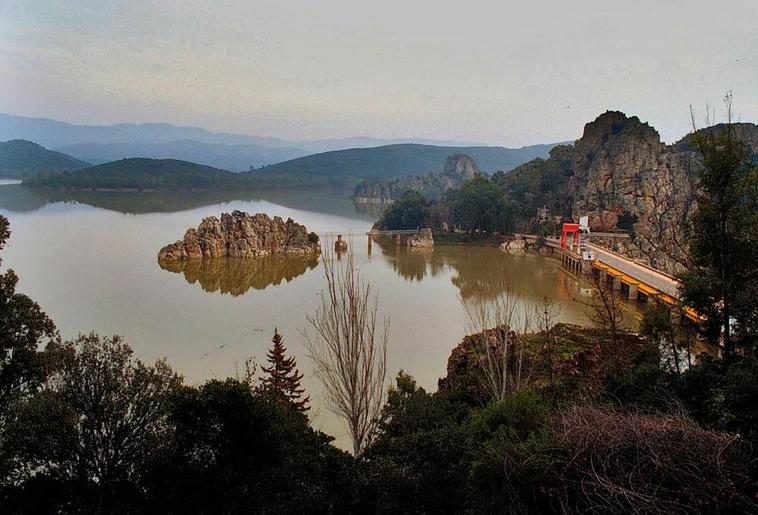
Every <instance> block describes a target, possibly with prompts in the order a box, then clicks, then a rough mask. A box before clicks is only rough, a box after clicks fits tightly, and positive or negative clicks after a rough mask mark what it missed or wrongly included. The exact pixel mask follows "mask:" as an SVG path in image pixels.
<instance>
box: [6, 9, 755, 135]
mask: <svg viewBox="0 0 758 515" xmlns="http://www.w3.org/2000/svg"><path fill="white" fill-rule="evenodd" d="M728 90H731V91H732V92H733V93H734V98H735V107H736V112H737V115H738V116H739V117H740V118H741V120H742V121H753V122H758V1H757V0H744V1H729V0H721V1H719V2H714V1H709V2H701V1H699V0H695V1H685V0H678V1H668V0H657V1H640V0H635V1H624V2H619V1H614V0H602V1H581V0H577V1H572V2H569V1H557V2H546V1H535V0H531V1H518V2H508V1H506V0H498V1H478V0H468V1H466V2H460V1H457V2H450V1H447V0H435V1H416V0H403V1H396V0H382V1H374V2H363V1H360V0H273V1H268V0H229V1H224V0H215V1H212V2H211V1H208V2H201V1H198V0H184V1H173V0H155V1H147V0H144V1H115V0H68V1H65V0H59V1H55V0H48V1H41V0H40V1H32V0H30V1H14V0H3V1H2V2H1V3H0V111H2V112H6V113H11V114H18V115H25V116H41V117H49V118H55V119H60V120H64V121H69V122H73V123H96V124H110V123H116V122H147V121H167V122H171V123H174V124H181V125H195V126H201V127H204V128H208V129H211V130H217V131H221V130H223V131H230V132H242V133H248V134H255V135H261V136H278V137H283V138H287V139H314V138H331V137H345V136H356V135H361V136H375V137H425V138H439V139H456V140H465V141H476V142H486V143H490V144H500V145H509V146H516V145H524V144H530V143H544V142H552V141H561V140H566V139H573V138H576V137H578V136H579V135H580V134H581V130H582V126H583V124H584V123H585V122H587V121H590V120H592V119H593V118H594V117H596V116H597V115H598V114H600V113H602V112H604V111H605V110H607V109H619V110H622V111H625V112H626V113H627V114H635V115H637V116H639V117H640V118H641V119H642V120H644V121H647V122H649V123H650V124H652V125H653V126H654V127H656V128H657V129H658V130H659V132H661V135H662V137H663V139H664V140H666V141H672V140H674V139H677V138H679V137H681V136H682V135H683V134H684V133H685V132H686V131H687V129H688V125H689V114H688V106H689V104H695V106H696V107H698V108H699V111H700V112H701V113H702V112H703V105H704V104H705V102H706V100H710V101H711V103H713V104H716V105H718V107H721V104H720V98H721V97H722V96H723V94H724V93H725V92H726V91H728Z"/></svg>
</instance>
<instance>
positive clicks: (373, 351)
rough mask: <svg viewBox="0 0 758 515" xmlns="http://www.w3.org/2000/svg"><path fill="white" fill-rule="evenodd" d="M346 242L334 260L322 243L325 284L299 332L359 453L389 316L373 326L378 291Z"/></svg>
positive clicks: (371, 418)
mask: <svg viewBox="0 0 758 515" xmlns="http://www.w3.org/2000/svg"><path fill="white" fill-rule="evenodd" d="M352 248H353V245H349V250H348V251H347V256H346V259H343V260H341V262H340V263H339V264H337V263H336V259H335V255H334V251H333V250H332V247H331V246H330V245H328V244H325V245H324V250H323V254H322V258H321V261H322V263H323V265H324V273H325V276H326V284H327V288H326V292H324V293H322V295H321V306H320V307H319V308H318V309H317V310H316V313H315V314H314V315H312V316H308V322H309V324H310V325H311V329H312V331H311V332H308V331H303V337H304V338H305V343H306V347H307V348H308V351H309V353H310V357H311V359H312V360H313V362H314V363H315V365H316V375H317V376H318V378H319V379H320V380H321V383H322V384H323V385H324V390H325V399H326V406H327V408H328V409H329V410H330V411H331V412H332V413H334V414H335V415H337V416H338V417H340V418H342V419H343V421H344V423H345V425H346V426H347V429H348V431H349V432H350V437H351V438H352V441H353V454H354V455H356V456H359V455H361V454H362V453H363V452H364V451H365V450H366V448H367V447H368V445H369V444H370V443H371V434H372V433H373V429H374V427H375V426H376V424H377V421H378V418H379V414H380V412H381V409H382V402H383V400H384V393H385V381H386V375H387V337H388V334H389V320H388V319H386V318H385V319H384V324H383V331H381V332H380V331H378V330H377V306H378V303H379V297H378V295H372V291H371V285H370V284H369V283H368V282H366V281H364V280H363V279H362V278H361V277H360V273H359V271H358V270H357V269H356V267H355V260H354V258H353V251H352Z"/></svg>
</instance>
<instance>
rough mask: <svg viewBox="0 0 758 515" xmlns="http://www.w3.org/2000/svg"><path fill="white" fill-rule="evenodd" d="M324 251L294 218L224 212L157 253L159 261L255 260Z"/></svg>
mask: <svg viewBox="0 0 758 515" xmlns="http://www.w3.org/2000/svg"><path fill="white" fill-rule="evenodd" d="M320 251H321V247H320V246H319V238H318V235H316V234H315V233H308V231H307V229H306V228H305V226H304V225H301V224H299V223H296V222H294V221H293V220H292V219H291V218H290V219H288V220H287V221H286V222H285V221H284V220H282V218H281V217H279V216H275V217H274V218H270V217H269V216H268V215H265V214H263V213H258V214H255V215H249V214H248V213H244V212H242V211H233V212H232V213H223V214H222V215H221V218H220V219H219V218H218V217H215V216H209V217H207V218H204V219H203V221H202V222H200V225H199V226H198V227H197V228H196V229H195V228H190V229H188V230H187V232H186V233H185V235H184V238H183V239H182V240H179V241H177V242H176V243H172V244H170V245H167V246H165V247H163V248H162V249H161V251H160V252H159V253H158V259H159V260H163V261H177V260H182V259H195V258H215V257H241V258H254V257H262V256H268V255H271V254H291V255H297V256H309V255H314V254H318V253H319V252H320Z"/></svg>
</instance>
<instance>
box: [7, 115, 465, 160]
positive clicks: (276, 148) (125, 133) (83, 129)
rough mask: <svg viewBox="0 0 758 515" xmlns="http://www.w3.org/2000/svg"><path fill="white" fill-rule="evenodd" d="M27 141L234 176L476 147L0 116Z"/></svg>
mask: <svg viewBox="0 0 758 515" xmlns="http://www.w3.org/2000/svg"><path fill="white" fill-rule="evenodd" d="M11 139H25V140H29V141H34V142H36V143H38V144H40V145H42V146H44V147H47V148H49V149H53V150H57V151H60V152H63V153H65V154H69V155H71V156H73V157H75V158H77V159H80V160H82V161H87V162H91V163H94V164H101V163H105V162H109V161H115V160H119V159H125V158H130V157H148V158H154V159H180V160H185V161H193V162H196V163H199V164H204V165H207V166H213V167H216V168H225V169H228V170H232V171H243V170H248V169H250V167H253V168H259V167H262V166H266V165H271V164H274V163H279V162H282V161H286V160H289V159H294V158H297V157H303V156H307V155H310V154H314V153H319V152H327V151H333V150H345V149H352V148H368V147H377V146H382V145H389V144H405V143H419V144H426V145H439V146H470V145H472V144H471V143H468V144H467V143H462V142H455V141H441V140H427V139H413V138H402V139H377V138H368V137H353V138H344V139H323V140H313V141H287V140H284V139H280V138H269V137H260V136H250V135H246V134H230V133H225V132H211V131H207V130H205V129H201V128H197V127H178V126H175V125H171V124H168V123H143V124H126V123H122V124H116V125H109V126H101V125H75V124H70V123H65V122H60V121H57V120H50V119H47V118H28V117H23V116H14V115H9V114H0V141H5V140H11Z"/></svg>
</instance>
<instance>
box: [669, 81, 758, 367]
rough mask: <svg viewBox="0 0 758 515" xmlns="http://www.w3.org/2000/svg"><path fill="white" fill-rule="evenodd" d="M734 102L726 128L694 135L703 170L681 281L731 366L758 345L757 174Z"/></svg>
mask: <svg viewBox="0 0 758 515" xmlns="http://www.w3.org/2000/svg"><path fill="white" fill-rule="evenodd" d="M731 101H732V97H731V95H727V96H726V98H725V103H726V106H727V123H726V124H725V125H721V126H716V127H711V128H709V129H705V130H702V131H697V132H695V133H694V134H693V135H692V140H693V142H694V146H695V148H696V149H697V150H698V152H700V154H701V155H702V158H703V166H702V167H701V168H700V171H699V174H698V179H699V192H698V195H697V210H696V211H695V214H694V215H693V217H692V221H691V225H690V236H691V240H690V255H691V259H692V266H691V267H690V269H689V270H688V271H687V272H686V273H684V274H683V275H682V276H681V280H682V287H681V296H682V299H683V300H684V301H685V303H687V304H688V305H690V306H691V307H692V308H694V309H695V310H696V311H698V312H699V313H701V314H702V315H705V317H706V320H705V322H704V323H703V324H702V326H701V330H702V332H703V333H704V334H705V335H707V336H708V337H709V338H710V340H711V341H713V342H718V341H719V340H720V339H721V340H722V341H723V346H724V358H725V359H726V360H727V361H729V360H730V359H731V358H732V355H733V354H734V349H735V346H741V347H743V348H746V349H747V348H752V349H753V350H755V346H756V340H757V339H758V303H756V302H755V298H756V295H758V168H757V167H756V166H754V165H753V163H752V162H751V152H750V149H749V147H748V145H747V144H746V143H745V142H743V141H740V140H739V138H738V135H737V133H736V129H735V128H734V127H733V125H732V123H731V121H732V116H731ZM693 119H694V118H693ZM693 126H694V122H693Z"/></svg>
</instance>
